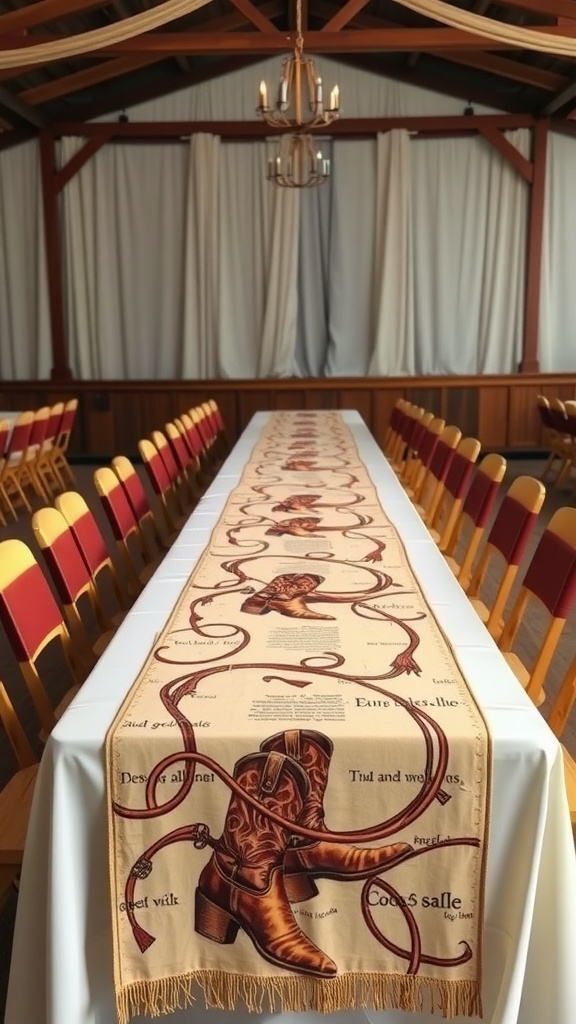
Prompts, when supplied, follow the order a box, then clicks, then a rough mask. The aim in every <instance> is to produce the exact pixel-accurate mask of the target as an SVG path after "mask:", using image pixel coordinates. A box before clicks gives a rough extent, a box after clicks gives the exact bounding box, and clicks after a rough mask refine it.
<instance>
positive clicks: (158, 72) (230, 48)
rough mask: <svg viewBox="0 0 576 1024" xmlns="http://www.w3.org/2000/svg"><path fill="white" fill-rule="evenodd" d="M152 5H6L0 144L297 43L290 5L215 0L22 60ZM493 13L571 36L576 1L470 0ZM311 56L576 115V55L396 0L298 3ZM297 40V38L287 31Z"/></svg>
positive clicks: (92, 1) (511, 108)
mask: <svg viewBox="0 0 576 1024" xmlns="http://www.w3.org/2000/svg"><path fill="white" fill-rule="evenodd" d="M155 6H157V4H156V3H155V2H154V0H149V2H147V0H111V2H107V3H103V2H101V0H100V2H99V0H34V2H32V3H27V2H25V0H0V50H1V51H5V50H8V49H12V48H14V47H17V48H19V49H21V53H22V60H21V64H20V65H19V66H18V67H16V68H10V69H4V68H0V132H1V135H0V140H1V144H2V145H4V146H5V145H7V144H10V142H11V141H12V140H13V141H16V140H17V139H20V138H25V137H29V136H30V135H31V134H35V133H37V132H38V131H39V130H40V129H41V128H43V127H46V126H49V125H53V124H55V123H58V122H61V121H68V122H69V121H78V122H82V121H85V120H88V119H90V118H93V117H97V116H100V115H103V114H106V113H108V112H111V111H117V110H119V109H122V108H123V107H129V106H130V105H132V104H134V103H137V102H141V101H142V100H145V99H149V98H152V97H155V96H160V95H162V94H166V93H168V92H171V91H174V90H176V89H181V88H183V87H185V86H187V85H191V84H193V83H197V82H201V81H205V80H206V79H209V78H212V77H214V76H216V75H220V74H224V73H226V72H229V71H231V70H234V69H236V68H240V67H243V66H246V65H248V64H250V63H254V62H255V61H258V60H261V59H262V57H263V56H266V55H269V54H275V53H278V55H279V56H282V55H283V54H284V53H285V52H287V51H288V50H289V49H290V43H289V41H288V39H287V36H288V33H290V32H292V33H293V32H294V27H295V24H296V4H295V0H212V2H210V3H207V4H206V5H205V6H203V7H201V8H200V9H198V10H197V11H196V12H194V13H193V14H190V15H187V16H186V17H185V18H181V19H180V20H178V21H174V22H172V23H170V24H168V25H165V26H164V27H162V28H160V29H158V30H157V31H154V32H149V33H147V34H144V35H140V36H137V37H135V38H132V39H129V40H127V41H125V42H123V43H119V44H115V46H109V47H108V48H106V49H104V50H99V51H97V52H94V53H92V54H87V55H84V56H77V57H73V58H70V59H66V60H57V61H51V62H50V63H45V64H35V65H31V64H28V65H27V64H26V47H27V46H28V45H31V44H35V43H39V42H47V41H50V40H57V39H62V38H63V37H66V36H70V35H76V34H79V33H83V32H86V31H88V30H90V29H94V28H99V27H102V26H106V25H111V24H113V23H115V22H119V21H122V20H123V19H124V18H127V17H130V16H131V15H134V14H138V13H139V12H142V11H145V10H149V9H151V8H154V7H155ZM454 6H458V7H460V8H465V9H468V10H470V11H474V12H475V13H477V14H482V15H485V16H487V17H489V18H492V19H495V20H499V21H502V22H506V23H508V24H517V25H522V26H526V27H534V26H540V27H542V28H543V29H544V30H545V31H550V30H551V27H552V26H554V29H552V31H557V32H562V33H564V34H565V35H568V36H570V37H571V38H576V0H502V2H497V3H490V2H487V0H467V2H459V3H457V4H454ZM301 9H302V23H303V28H304V42H305V47H306V51H307V52H308V53H326V54H327V55H329V56H331V57H332V58H334V59H338V60H345V61H346V62H350V63H352V64H354V65H356V66H359V67H363V68H365V69H367V70H370V71H372V72H376V73H378V74H382V75H386V76H389V77H392V78H396V79H400V80H402V81H406V82H411V83H413V84H415V85H419V86H424V87H425V88H430V89H433V90H436V91H438V92H442V93H446V94H449V95H451V96H457V97H459V98H461V99H462V100H463V103H464V104H465V103H467V102H468V101H471V102H472V103H474V102H476V103H483V104H487V105H489V106H494V107H497V108H499V109H501V110H504V111H508V112H510V113H513V114H519V113H528V114H531V115H536V116H551V115H553V116H554V118H561V119H564V120H566V119H571V118H572V117H574V118H576V59H575V60H573V59H568V58H565V57H556V56H553V55H549V54H544V53H537V52H535V51H528V50H513V49H511V48H506V47H505V46H503V45H495V44H494V43H490V41H488V40H482V39H481V38H478V37H475V39H474V41H473V43H472V45H471V37H470V36H468V35H467V34H466V33H464V32H461V31H459V30H458V29H450V28H446V27H444V26H442V25H440V24H439V23H438V22H432V21H430V20H428V19H426V18H423V17H421V16H420V15H418V14H415V13H413V12H412V11H410V10H409V9H408V8H406V7H404V6H402V4H400V3H395V2H392V0H369V2H363V0H348V2H344V3H337V2H331V0H302V8H301ZM292 38H293V35H292Z"/></svg>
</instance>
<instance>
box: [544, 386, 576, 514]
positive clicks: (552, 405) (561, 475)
mask: <svg viewBox="0 0 576 1024" xmlns="http://www.w3.org/2000/svg"><path fill="white" fill-rule="evenodd" d="M536 405H537V409H538V414H539V417H540V422H541V424H542V434H543V439H544V444H545V445H546V447H547V448H548V452H549V454H548V458H547V460H546V464H545V466H544V469H543V471H542V480H545V479H546V477H547V476H548V474H549V473H551V474H553V486H554V487H562V486H563V485H564V484H565V483H566V482H567V481H568V479H569V477H570V474H571V472H572V470H576V401H567V402H563V401H562V400H561V399H560V398H546V397H545V396H544V395H538V397H537V399H536ZM575 496H576V491H575Z"/></svg>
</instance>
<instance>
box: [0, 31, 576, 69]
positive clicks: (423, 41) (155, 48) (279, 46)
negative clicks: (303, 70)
mask: <svg viewBox="0 0 576 1024" xmlns="http://www.w3.org/2000/svg"><path fill="white" fill-rule="evenodd" d="M531 28H532V31H534V32H538V31H543V32H548V33H551V34H553V35H559V36H568V37H569V38H576V22H574V24H573V25H568V26H562V27H559V26H555V25H541V26H531ZM65 38H67V37H66V36H61V35H59V36H57V35H48V34H42V35H39V34H37V35H35V36H34V37H30V38H23V37H16V38H14V37H11V38H10V39H9V40H7V39H5V38H0V49H5V48H13V49H20V50H21V51H22V64H26V47H27V45H30V44H31V43H41V42H52V41H60V40H62V39H65ZM304 42H305V46H306V49H307V50H309V51H311V52H312V53H406V52H408V53H409V52H412V51H413V50H421V51H423V52H426V53H430V52H432V51H433V50H459V51H462V52H466V51H467V50H472V51H473V50H478V49H489V50H491V51H492V50H517V49H518V47H517V46H516V45H515V44H513V43H502V42H496V41H495V40H491V39H487V38H486V37H484V36H481V35H475V34H473V33H471V32H463V31H461V30H460V29H454V28H385V29H357V30H348V29H346V30H344V31H341V32H326V31H309V32H306V34H305V39H304ZM293 46H294V33H283V32H278V31H276V30H275V31H274V32H210V31H206V30H205V31H203V32H202V31H194V32H151V33H147V34H146V35H142V36H137V37H135V38H132V39H124V40H122V41H120V42H118V43H114V44H112V45H110V46H107V47H104V48H102V49H100V50H98V51H96V53H97V54H98V55H101V56H106V55H110V54H112V55H118V54H120V53H141V54H143V53H156V54H162V55H163V56H166V57H173V56H176V55H177V54H184V55H191V54H207V53H237V54H250V53H261V54H266V53H278V52H282V51H284V50H288V49H291V48H292V47H293ZM38 66H41V65H38Z"/></svg>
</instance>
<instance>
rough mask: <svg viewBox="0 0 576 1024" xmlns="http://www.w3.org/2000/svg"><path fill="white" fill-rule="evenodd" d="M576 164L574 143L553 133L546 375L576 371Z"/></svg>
mask: <svg viewBox="0 0 576 1024" xmlns="http://www.w3.org/2000/svg"><path fill="white" fill-rule="evenodd" d="M575 162H576V139H573V138H570V137H569V136H566V135H555V134H550V136H549V139H548V165H547V173H546V202H545V207H544V209H545V216H544V247H543V254H542V255H543V266H542V290H541V293H540V370H541V371H542V373H553V372H556V373H558V372H561V373H563V372H567V373H571V372H574V371H576V284H575V277H574V238H575V237H576V190H575V189H574V166H575Z"/></svg>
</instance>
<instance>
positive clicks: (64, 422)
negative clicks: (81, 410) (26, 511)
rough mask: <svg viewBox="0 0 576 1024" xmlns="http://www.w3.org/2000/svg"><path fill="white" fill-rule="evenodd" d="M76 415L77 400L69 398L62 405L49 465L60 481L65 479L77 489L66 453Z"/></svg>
mask: <svg viewBox="0 0 576 1024" xmlns="http://www.w3.org/2000/svg"><path fill="white" fill-rule="evenodd" d="M77 413H78V399H77V398H70V399H69V400H68V401H67V402H66V403H65V404H64V410H63V413H62V419H61V422H60V426H59V428H58V435H57V437H56V442H55V444H54V446H53V447H52V449H51V455H50V463H51V466H52V467H53V469H54V471H57V472H59V473H60V476H61V477H62V479H64V478H67V480H68V482H69V483H70V484H72V485H73V486H74V487H77V486H78V485H77V483H76V477H75V476H74V473H73V472H72V469H71V466H70V463H69V462H68V457H67V452H68V448H69V446H70V438H71V436H72V430H73V428H74V423H75V422H76V415H77Z"/></svg>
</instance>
